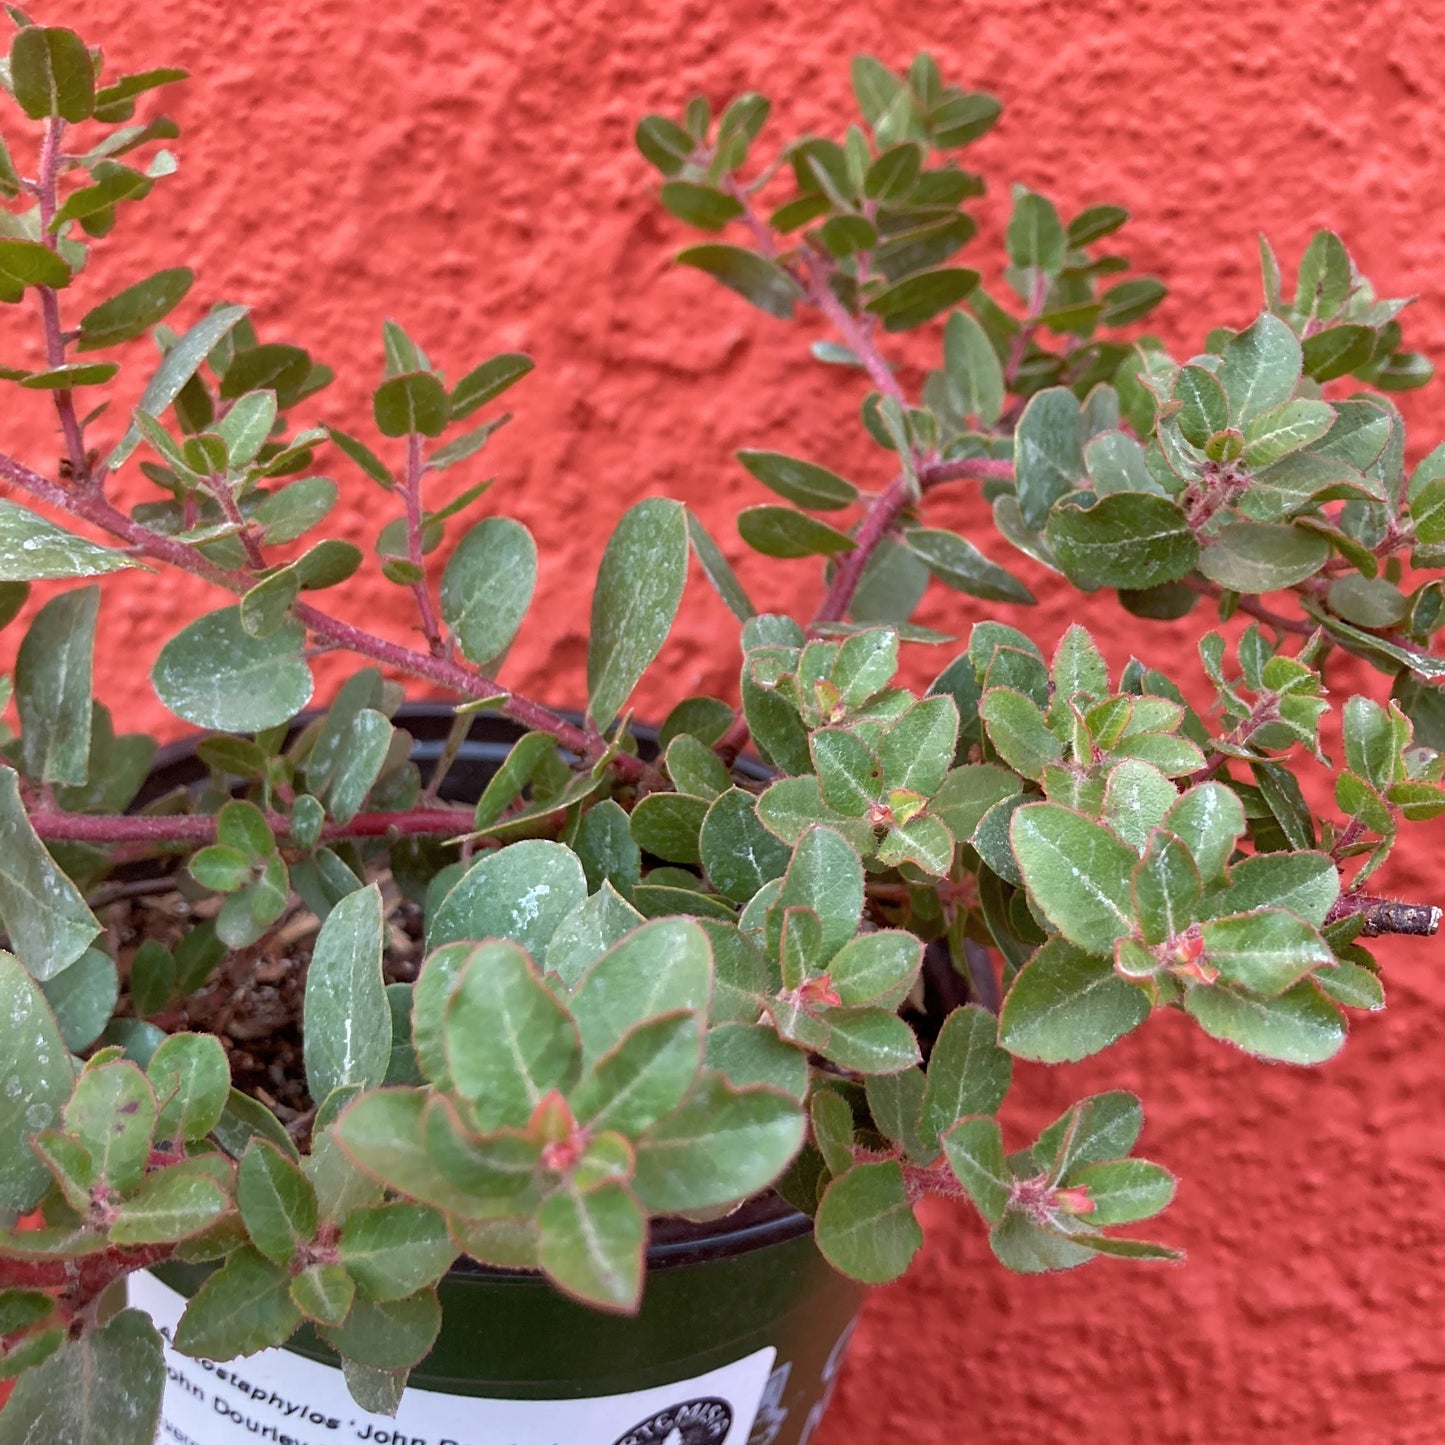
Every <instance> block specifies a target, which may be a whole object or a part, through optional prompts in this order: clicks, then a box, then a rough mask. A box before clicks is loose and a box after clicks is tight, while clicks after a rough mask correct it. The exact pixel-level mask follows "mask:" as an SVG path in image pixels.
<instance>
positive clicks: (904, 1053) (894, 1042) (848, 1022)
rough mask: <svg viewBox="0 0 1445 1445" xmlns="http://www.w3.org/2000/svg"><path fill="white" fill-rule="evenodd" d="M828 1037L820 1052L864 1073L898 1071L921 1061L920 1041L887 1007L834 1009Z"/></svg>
mask: <svg viewBox="0 0 1445 1445" xmlns="http://www.w3.org/2000/svg"><path fill="white" fill-rule="evenodd" d="M827 1025H828V1038H827V1042H826V1043H820V1044H819V1045H818V1052H819V1053H821V1054H822V1055H823V1056H824V1057H825V1058H827V1059H831V1060H832V1062H833V1063H835V1064H837V1065H839V1067H841V1068H844V1069H852V1070H853V1071H854V1072H856V1073H860V1074H896V1073H898V1072H899V1070H901V1069H911V1068H912V1067H913V1066H914V1065H915V1064H916V1063H917V1062H918V1061H919V1057H920V1054H919V1049H918V1040H917V1039H916V1038H915V1037H914V1034H913V1030H912V1029H911V1028H909V1026H908V1025H907V1024H906V1023H904V1022H903V1020H902V1019H901V1018H899V1017H898V1015H897V1014H895V1013H892V1012H890V1011H889V1010H888V1009H886V1008H830V1009H829V1010H828V1013H827Z"/></svg>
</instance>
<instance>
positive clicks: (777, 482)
mask: <svg viewBox="0 0 1445 1445" xmlns="http://www.w3.org/2000/svg"><path fill="white" fill-rule="evenodd" d="M738 460H739V461H740V462H741V463H742V464H743V466H745V467H746V468H747V469H748V471H750V472H751V473H752V474H753V476H755V477H756V478H757V479H758V480H759V481H760V482H761V483H762V484H763V485H764V486H765V487H771V488H772V490H773V491H775V492H776V493H777V494H778V495H779V496H780V497H785V498H787V500H788V501H790V502H793V503H795V504H796V505H797V506H799V507H806V508H807V509H808V510H809V511H812V512H833V511H837V510H839V509H840V508H843V507H849V506H852V504H853V503H854V502H856V501H857V500H858V489H857V487H855V486H854V485H853V484H852V482H848V481H845V480H844V479H843V478H842V477H840V476H838V475H836V474H835V473H833V472H830V471H829V470H828V469H827V468H826V467H820V466H818V465H817V464H816V463H814V462H804V461H799V460H798V459H797V458H796V457H789V456H784V455H783V454H782V453H781V452H758V451H741V452H739V453H738Z"/></svg>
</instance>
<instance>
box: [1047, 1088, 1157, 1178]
mask: <svg viewBox="0 0 1445 1445" xmlns="http://www.w3.org/2000/svg"><path fill="white" fill-rule="evenodd" d="M1143 1127H1144V1110H1143V1108H1142V1107H1141V1106H1140V1103H1139V1100H1138V1099H1137V1098H1136V1097H1135V1096H1134V1095H1133V1094H1131V1093H1129V1092H1127V1091H1126V1090H1124V1089H1112V1090H1110V1091H1109V1092H1108V1093H1107V1094H1091V1095H1090V1096H1089V1097H1088V1098H1087V1099H1081V1100H1080V1101H1079V1102H1078V1103H1077V1104H1075V1105H1073V1107H1072V1108H1069V1109H1067V1110H1065V1111H1064V1113H1063V1114H1062V1115H1061V1116H1060V1117H1059V1118H1058V1119H1056V1120H1054V1122H1053V1123H1052V1124H1050V1125H1049V1127H1048V1128H1047V1129H1045V1130H1044V1131H1043V1133H1042V1134H1040V1135H1039V1137H1038V1142H1037V1143H1036V1144H1035V1145H1034V1147H1033V1151H1032V1153H1033V1159H1034V1163H1035V1165H1036V1167H1037V1168H1039V1169H1041V1170H1043V1171H1044V1172H1045V1173H1046V1174H1047V1175H1048V1176H1049V1178H1050V1180H1051V1181H1052V1182H1053V1183H1055V1184H1068V1183H1069V1182H1070V1181H1071V1180H1072V1177H1073V1175H1072V1171H1073V1170H1075V1169H1078V1168H1081V1167H1082V1166H1084V1165H1086V1164H1096V1163H1098V1162H1099V1161H1101V1160H1104V1159H1122V1158H1123V1157H1124V1156H1125V1155H1126V1154H1128V1152H1129V1151H1130V1150H1131V1149H1132V1148H1133V1147H1134V1145H1135V1144H1136V1143H1137V1142H1138V1140H1139V1133H1140V1130H1142V1129H1143Z"/></svg>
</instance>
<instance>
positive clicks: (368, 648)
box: [0, 454, 662, 787]
mask: <svg viewBox="0 0 1445 1445" xmlns="http://www.w3.org/2000/svg"><path fill="white" fill-rule="evenodd" d="M0 480H4V481H8V482H10V483H11V484H12V485H14V486H16V487H19V488H20V489H21V490H22V491H24V492H27V493H29V494H30V495H31V496H32V497H36V498H38V499H39V500H41V501H43V502H46V503H48V504H49V505H51V506H53V507H56V508H58V509H59V510H61V511H64V512H69V513H70V514H71V515H72V516H77V517H80V518H82V519H83V520H85V521H87V522H90V523H92V524H93V525H95V526H97V527H99V528H101V529H102V530H103V531H105V532H108V533H110V535H111V536H112V537H118V538H119V539H120V540H121V541H123V542H126V543H128V544H129V546H130V547H131V549H132V550H133V551H135V552H138V553H140V554H141V555H142V556H146V557H152V558H154V559H155V560H156V561H160V562H166V563H168V564H169V565H170V566H172V567H176V568H178V569H179V570H180V571H183V572H189V573H191V574H192V576H195V577H201V578H204V579H205V580H206V581H207V582H211V583H214V584H215V585H216V586H217V587H223V588H225V589H226V591H228V592H232V593H236V594H241V593H245V592H248V591H249V590H250V589H251V588H252V587H253V586H254V585H255V579H254V578H253V577H251V576H250V575H249V574H248V573H245V572H232V571H228V570H227V569H226V568H224V567H218V566H216V565H215V563H213V562H208V561H207V560H206V559H205V558H204V557H202V556H201V555H200V554H199V553H198V552H196V551H194V550H193V549H192V548H190V547H188V546H186V545H185V543H183V542H177V541H175V540H174V539H173V538H171V537H166V536H163V535H162V534H161V533H159V532H153V531H151V529H150V528H149V527H143V526H142V525H141V524H140V523H139V522H134V521H132V520H131V519H130V518H129V517H127V516H126V515H125V514H124V513H122V512H118V511H117V510H116V509H115V508H114V507H113V506H111V504H110V503H109V502H108V501H107V500H106V499H105V497H104V496H102V495H101V494H100V493H99V492H96V491H86V492H79V491H76V492H68V491H66V490H65V489H64V488H63V487H61V486H59V485H57V484H56V483H55V482H52V481H50V480H49V479H48V478H46V477H43V476H41V475H40V474H39V473H38V472H35V471H32V470H31V469H30V468H29V467H27V466H25V465H24V464H23V463H22V462H18V461H16V460H15V459H14V458H13V457H9V456H5V455H3V454H0ZM291 613H292V616H293V617H295V618H296V620H297V621H298V622H300V623H301V624H302V626H304V627H306V628H307V629H308V630H309V631H311V632H312V633H314V634H316V635H317V636H318V637H323V638H325V639H326V640H327V641H328V642H332V643H335V644H337V645H339V646H341V647H344V648H346V649H347V651H349V652H354V653H357V654H358V655H360V656H362V657H369V658H371V659H372V660H373V661H376V662H380V663H384V664H385V665H386V666H388V667H393V668H395V669H397V671H399V672H403V673H407V674H409V675H410V676H412V677H419V678H424V679H425V680H427V681H428V682H434V683H436V684H437V685H438V686H439V687H443V688H446V689H447V690H448V691H449V692H453V693H456V694H458V695H459V696H461V697H465V698H470V699H472V700H475V701H486V700H488V699H491V698H499V699H505V701H502V702H500V703H499V705H498V711H499V712H501V713H502V715H503V716H504V717H509V718H511V719H512V720H513V721H514V722H519V723H521V724H522V725H523V726H524V727H527V728H531V729H534V730H536V731H539V732H549V733H551V734H552V735H553V736H554V737H555V738H556V739H557V740H558V742H560V743H561V744H562V745H563V747H565V748H568V749H570V750H571V751H572V752H575V753H576V754H577V755H578V756H579V757H581V758H584V759H588V760H593V759H596V758H597V757H599V756H600V755H601V753H602V751H603V746H604V745H602V744H601V743H600V741H599V739H598V738H596V737H595V736H592V735H590V734H588V733H587V732H585V731H584V730H583V729H582V728H579V727H577V726H575V725H574V724H572V723H569V722H568V721H567V720H566V719H565V718H562V717H559V716H558V715H557V714H556V713H554V712H552V711H551V709H549V708H545V707H543V706H542V705H541V703H536V702H532V701H530V700H528V699H527V698H524V697H518V696H517V695H516V694H515V693H510V694H509V693H508V691H507V689H506V688H504V687H503V686H502V685H501V684H500V683H498V682H495V681H493V679H492V678H490V677H488V676H486V674H484V673H481V672H478V671H476V670H475V669H474V668H469V667H466V666H464V665H462V664H461V663H458V662H453V661H452V660H451V659H450V658H445V657H430V656H428V655H427V654H426V653H423V652H417V651H415V650H413V649H412V648H409V647H403V646H402V645H401V644H399V643H395V642H388V641H387V640H386V639H385V638H382V637H377V636H376V635H375V634H373V633H370V632H364V631H362V630H361V629H360V628H358V627H353V626H352V625H351V624H350V623H347V622H343V621H341V620H340V618H336V617H332V616H331V615H330V614H328V613H325V612H322V611H321V610H320V609H319V608H316V607H312V606H310V605H309V604H307V603H297V604H296V605H295V606H293V607H292V609H291ZM610 766H611V767H612V768H614V769H615V770H616V771H617V772H618V773H619V774H620V775H621V776H622V777H624V778H626V779H627V780H628V781H630V782H645V783H647V784H648V785H649V786H652V787H656V786H661V785H662V779H661V776H660V775H659V774H658V772H657V770H656V769H655V768H653V767H651V766H650V765H649V764H647V763H644V762H643V761H641V759H639V758H635V757H632V756H630V755H629V754H627V753H619V754H617V755H616V756H615V757H613V758H612V760H611V763H610Z"/></svg>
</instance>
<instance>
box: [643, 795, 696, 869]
mask: <svg viewBox="0 0 1445 1445" xmlns="http://www.w3.org/2000/svg"><path fill="white" fill-rule="evenodd" d="M706 817H707V799H705V798H696V797H689V796H688V795H687V794H686V793H650V794H649V795H648V796H647V797H645V798H644V799H643V800H642V801H641V802H640V803H639V804H638V805H637V806H636V807H635V808H634V809H633V810H632V823H631V827H632V837H633V840H634V841H635V842H636V844H637V846H638V847H639V848H641V849H642V851H643V852H644V853H651V854H653V855H654V856H655V857H658V858H662V859H665V860H666V861H667V862H669V863H698V862H701V854H700V853H699V851H698V834H699V832H700V831H701V829H702V824H703V819H704V818H706Z"/></svg>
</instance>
